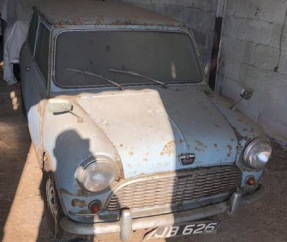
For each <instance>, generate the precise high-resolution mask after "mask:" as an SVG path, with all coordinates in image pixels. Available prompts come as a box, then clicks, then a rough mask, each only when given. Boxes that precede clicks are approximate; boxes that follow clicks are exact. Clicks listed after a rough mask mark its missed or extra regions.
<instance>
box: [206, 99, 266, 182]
mask: <svg viewBox="0 0 287 242" xmlns="http://www.w3.org/2000/svg"><path fill="white" fill-rule="evenodd" d="M207 95H208V96H209V98H210V99H211V101H212V102H213V103H214V105H215V106H216V107H217V109H218V110H219V111H220V112H221V113H222V115H223V116H224V117H225V118H226V120H227V121H228V123H229V124H230V125H231V127H232V128H233V131H234V133H235V135H236V138H237V141H238V147H237V149H238V156H237V158H236V164H237V166H238V167H239V168H240V169H241V171H242V184H241V186H242V187H243V186H245V179H246V178H247V177H248V176H251V175H252V176H254V177H255V179H256V181H258V180H259V178H260V176H261V175H262V172H263V170H260V171H254V170H253V169H250V168H248V167H246V166H244V165H243V162H242V153H243V151H244V148H245V147H246V146H247V145H248V143H249V142H250V141H251V140H253V139H256V138H258V137H262V138H267V136H266V134H265V132H264V131H263V129H262V128H261V127H260V126H259V125H258V124H256V123H255V122H253V121H252V120H251V119H250V118H248V117H247V116H245V115H244V114H243V113H241V112H240V111H237V110H235V111H233V110H231V109H230V107H231V105H232V104H231V103H230V102H229V101H227V99H225V98H224V97H221V96H218V95H215V94H213V93H207Z"/></svg>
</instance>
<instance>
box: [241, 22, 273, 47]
mask: <svg viewBox="0 0 287 242" xmlns="http://www.w3.org/2000/svg"><path fill="white" fill-rule="evenodd" d="M272 30H273V29H272V24H270V23H268V22H265V21H261V20H250V21H247V26H246V32H245V38H244V39H245V40H247V41H251V42H254V43H258V44H265V45H268V44H269V43H270V41H271V39H272Z"/></svg>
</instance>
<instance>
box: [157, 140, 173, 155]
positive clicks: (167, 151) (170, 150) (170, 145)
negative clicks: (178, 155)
mask: <svg viewBox="0 0 287 242" xmlns="http://www.w3.org/2000/svg"><path fill="white" fill-rule="evenodd" d="M175 144H176V142H175V141H174V140H172V141H170V142H168V143H166V144H165V146H164V147H163V149H162V151H161V152H160V155H165V154H167V155H169V156H171V155H172V154H174V152H175Z"/></svg>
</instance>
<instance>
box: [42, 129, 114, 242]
mask: <svg viewBox="0 0 287 242" xmlns="http://www.w3.org/2000/svg"><path fill="white" fill-rule="evenodd" d="M52 155H53V156H54V160H55V161H56V164H55V163H53V162H51V160H52V159H51V158H50V157H49V155H48V156H46V160H45V161H44V168H43V178H42V182H41V188H40V189H41V195H42V199H43V201H44V203H45V209H44V213H43V215H42V220H41V224H40V226H39V232H38V238H37V241H39V242H40V241H43V240H44V241H45V240H47V239H50V240H56V241H57V240H58V239H57V238H56V234H57V236H59V235H60V236H63V239H61V241H63V240H64V241H88V240H89V241H90V240H91V238H90V237H89V236H80V235H75V234H70V233H67V232H64V233H63V230H62V229H61V227H60V224H59V222H60V220H61V218H62V217H63V216H66V217H67V214H68V213H69V212H70V211H65V209H66V208H68V210H69V206H70V204H71V203H70V202H67V201H64V200H65V199H66V198H65V196H62V197H63V198H64V199H59V197H60V196H61V194H62V193H65V194H71V195H72V194H74V195H75V199H77V198H79V196H81V195H82V196H88V195H89V193H87V192H85V191H84V190H83V189H82V188H81V187H80V186H79V184H78V182H77V181H76V179H75V171H76V170H77V168H78V167H79V166H80V165H81V164H82V163H83V162H84V161H85V160H87V159H89V160H90V159H91V160H92V159H94V160H96V159H95V157H94V156H93V154H92V152H91V151H90V140H89V139H82V138H81V137H80V136H79V134H78V133H77V132H76V131H75V130H67V131H64V132H63V133H61V134H60V135H59V136H58V137H57V139H56V143H55V147H54V150H53V154H52ZM73 161H74V162H73ZM75 161H78V162H75ZM50 180H52V182H53V183H54V192H55V193H54V194H53V191H52V192H49V191H50V190H51V187H50V185H49V182H50ZM56 186H57V188H56ZM52 190H53V189H52ZM110 191H111V190H110V188H109V187H108V188H107V189H105V192H104V193H106V194H110ZM77 196H78V197H77ZM108 196H109V195H108ZM91 197H93V199H95V196H94V195H92V194H91ZM83 200H84V198H83ZM63 203H65V206H63ZM67 204H69V205H68V206H67ZM88 205H89V204H88V203H87V204H84V205H82V204H79V207H78V208H77V209H78V210H79V212H82V211H84V210H86V212H87V213H88V212H89V210H88ZM71 206H73V205H71ZM51 211H54V213H53V212H51ZM55 211H56V212H55ZM91 219H92V220H93V218H91ZM47 224H48V226H49V229H50V231H51V233H50V234H48V235H47V233H46V234H45V232H44V233H43V231H47ZM91 226H93V224H92V223H91ZM48 233H49V232H48Z"/></svg>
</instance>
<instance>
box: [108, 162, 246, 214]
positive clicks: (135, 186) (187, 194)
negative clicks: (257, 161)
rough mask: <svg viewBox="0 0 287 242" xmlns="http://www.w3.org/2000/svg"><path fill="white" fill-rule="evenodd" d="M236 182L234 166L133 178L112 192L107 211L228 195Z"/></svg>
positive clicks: (237, 178) (238, 184)
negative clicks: (226, 193) (221, 194)
mask: <svg viewBox="0 0 287 242" xmlns="http://www.w3.org/2000/svg"><path fill="white" fill-rule="evenodd" d="M240 183H241V172H240V170H239V169H238V168H237V167H235V166H219V167H211V168H200V169H197V170H193V171H190V172H189V174H188V175H187V174H186V172H185V174H184V175H183V174H181V173H180V172H179V173H178V174H177V175H176V176H175V175H170V176H164V175H163V176H162V177H161V176H154V177H147V179H135V180H133V181H132V182H129V183H127V184H122V185H120V187H119V189H117V188H116V189H115V192H114V194H113V195H112V197H111V198H110V200H109V203H108V205H107V210H108V211H115V210H120V209H121V208H131V209H137V208H143V207H153V206H160V205H166V204H173V203H177V202H183V201H187V200H192V199H195V198H201V197H205V196H210V195H215V194H218V193H223V192H228V193H232V192H234V191H235V190H236V188H237V187H238V186H240Z"/></svg>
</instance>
